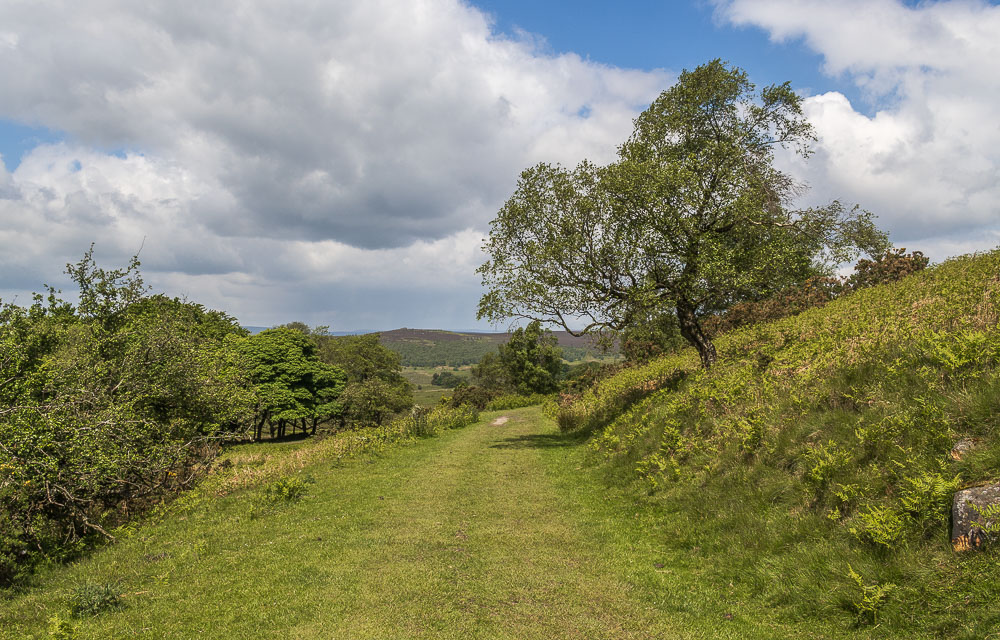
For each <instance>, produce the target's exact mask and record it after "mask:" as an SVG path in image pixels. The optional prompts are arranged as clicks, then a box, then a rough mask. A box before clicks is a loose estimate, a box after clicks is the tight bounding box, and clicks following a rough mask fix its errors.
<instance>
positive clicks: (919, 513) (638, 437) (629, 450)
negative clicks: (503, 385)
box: [556, 250, 1000, 635]
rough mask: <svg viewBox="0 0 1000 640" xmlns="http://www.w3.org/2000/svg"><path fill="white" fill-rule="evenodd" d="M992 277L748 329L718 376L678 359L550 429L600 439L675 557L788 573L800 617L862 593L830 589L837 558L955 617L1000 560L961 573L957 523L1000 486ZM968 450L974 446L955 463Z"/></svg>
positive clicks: (958, 262) (868, 296) (950, 267)
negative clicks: (673, 544)
mask: <svg viewBox="0 0 1000 640" xmlns="http://www.w3.org/2000/svg"><path fill="white" fill-rule="evenodd" d="M998 273H1000V250H998V251H993V252H991V253H988V254H983V255H975V256H965V257H960V258H955V259H952V260H949V261H947V262H945V263H943V264H941V265H937V266H935V267H932V268H927V269H923V270H920V271H919V272H917V273H913V274H912V275H910V276H908V277H906V278H903V279H901V280H898V281H896V282H893V283H891V284H886V285H883V286H872V287H867V288H863V289H859V290H856V291H853V292H851V293H850V295H843V296H840V297H837V298H835V299H833V300H831V301H830V302H828V303H827V304H825V305H824V306H822V307H821V308H810V309H806V310H805V311H803V312H802V313H800V314H798V315H795V316H792V317H786V318H782V319H779V320H777V321H773V322H770V323H763V324H756V325H751V326H744V327H740V328H737V329H734V330H732V331H729V332H726V333H723V334H721V335H720V336H719V337H718V338H717V341H716V344H717V345H718V348H719V353H720V358H719V361H718V362H717V363H716V365H715V367H713V368H712V369H710V370H708V371H705V370H703V369H701V368H700V367H699V359H698V356H697V354H696V353H695V352H694V350H693V349H685V350H681V351H679V352H677V353H673V354H668V355H666V356H662V357H660V358H656V359H653V360H651V361H649V362H648V363H645V364H642V365H638V366H631V367H627V368H624V369H621V370H619V371H617V372H614V373H612V374H611V375H610V376H608V377H606V378H604V379H601V380H599V381H597V382H596V383H595V384H594V385H593V386H592V387H591V388H590V389H587V390H585V391H583V392H582V393H580V394H577V395H573V396H568V395H567V396H564V397H563V398H562V401H561V403H560V406H559V407H558V411H557V414H556V418H557V420H558V421H559V424H560V426H561V427H563V428H564V429H569V430H583V431H586V430H592V431H593V432H594V437H593V438H591V439H590V441H589V448H590V450H591V451H593V452H594V454H596V455H597V456H598V457H599V459H602V460H604V461H605V463H606V464H607V466H608V472H609V473H613V474H615V475H616V476H620V477H623V478H632V479H635V480H637V487H641V488H642V489H644V490H646V491H652V492H653V493H654V497H655V498H656V499H657V500H662V501H663V502H664V504H665V505H667V506H666V507H665V509H666V510H667V511H668V512H669V514H670V516H669V517H670V518H671V519H676V520H677V521H678V522H680V523H681V524H678V525H677V532H678V533H677V535H679V536H681V539H682V542H679V543H678V544H679V545H681V546H683V545H684V544H687V545H698V546H700V547H702V548H703V549H708V548H711V549H712V552H711V553H715V554H719V557H722V556H723V555H724V556H726V557H727V558H729V557H730V556H732V557H733V558H734V560H733V568H732V570H731V571H729V570H727V569H724V568H717V569H716V571H718V572H719V573H720V574H722V575H723V576H726V577H727V578H728V579H732V580H735V581H736V582H737V583H740V582H743V583H749V584H753V585H762V584H765V583H767V582H768V581H769V580H771V579H772V578H771V576H772V575H773V574H774V573H777V574H780V575H782V576H783V577H782V580H787V583H786V584H785V586H784V587H782V589H781V591H782V593H784V594H785V595H783V596H782V598H784V600H783V602H785V603H788V607H789V609H788V610H794V611H796V612H797V613H793V614H791V615H800V614H801V615H805V612H806V608H807V607H806V605H805V604H801V605H800V604H792V603H809V606H808V608H809V610H810V611H812V610H822V609H823V608H824V607H828V608H829V607H833V608H835V607H836V606H837V602H838V598H839V599H840V600H841V601H842V600H843V595H844V594H845V593H846V592H848V591H850V590H852V589H853V590H856V589H859V588H860V587H859V586H858V585H856V584H853V581H852V580H851V579H850V578H849V577H847V578H846V579H845V576H832V575H830V574H829V572H828V567H829V566H830V563H832V562H835V561H837V560H840V561H843V560H849V561H850V562H852V563H853V566H854V567H855V568H858V570H859V572H861V573H862V574H864V575H868V572H869V571H870V572H873V573H874V572H877V574H878V575H880V576H886V578H885V579H886V580H887V581H891V582H892V583H895V584H897V585H899V587H898V591H897V592H896V593H898V594H899V597H900V598H905V599H906V600H907V602H910V603H912V604H913V605H914V606H920V605H919V604H917V603H922V602H933V601H936V600H935V598H937V597H940V598H941V602H948V603H949V604H948V605H947V606H949V607H961V606H963V605H962V602H963V600H962V599H963V598H964V597H965V593H964V592H963V589H965V586H963V585H967V584H970V583H976V582H977V581H979V580H981V579H982V577H983V576H984V575H989V576H991V577H990V578H988V579H989V580H992V576H993V575H994V572H993V569H991V568H987V565H989V566H992V565H990V563H991V562H992V563H993V564H995V562H994V561H993V560H988V559H987V560H982V561H979V560H968V561H967V562H965V561H963V563H958V564H956V562H957V561H956V560H955V558H954V556H953V551H952V549H951V545H950V544H949V538H950V536H949V535H948V526H949V525H948V516H949V508H950V506H951V501H952V499H953V496H954V493H955V491H957V490H958V489H959V488H960V487H961V486H970V485H978V484H983V483H986V482H990V481H993V480H995V477H996V469H997V464H998V462H1000V433H998V432H997V430H996V415H997V412H998V411H1000V401H998V398H1000V394H998V390H1000V357H998V352H997V348H996V345H997V341H998V340H1000V326H998V320H1000V318H998V311H997V309H998V308H1000V305H998V303H1000V277H998V275H997V274H998ZM961 439H972V440H974V441H975V443H976V445H975V448H974V449H973V450H972V451H970V452H969V453H968V454H967V455H965V456H963V457H962V459H961V460H954V459H952V458H951V457H950V456H949V451H950V450H951V447H952V446H953V445H954V443H955V442H956V441H958V440H961ZM687 528H690V529H691V530H692V531H697V535H695V534H686V533H685V531H687ZM748 531H749V532H753V534H752V535H751V534H747V533H746V532H748ZM737 556H738V557H739V558H740V560H739V561H738V562H737V561H736V560H735V557H737ZM727 561H728V560H727ZM824 567H826V568H824ZM862 567H864V571H862V570H861V568H862ZM983 572H985V573H983ZM959 575H961V576H962V578H960V579H959V578H957V577H956V576H959ZM879 582H880V583H881V582H882V580H881V579H880V581H879ZM761 589H762V590H763V591H765V592H768V593H770V592H771V590H770V589H768V588H765V587H761ZM775 591H778V589H777V588H776V589H775ZM872 593H874V592H872ZM830 594H837V595H830ZM931 594H934V595H931ZM935 606H936V605H935ZM945 606H946V605H945V604H941V605H940V607H939V608H937V609H935V611H937V613H939V614H940V615H941V616H943V617H947V616H946V613H945V612H944V611H943V609H944V607H945ZM809 615H812V614H809ZM866 615H869V614H866ZM883 615H892V616H895V623H897V624H905V623H904V622H903V620H904V618H906V616H907V615H908V614H906V613H905V612H898V611H893V612H892V613H891V614H890V613H889V612H888V611H887V609H883V610H882V612H880V613H879V614H878V616H879V622H882V620H883ZM935 615H936V614H935ZM953 630H954V629H952V631H953ZM950 632H951V631H948V632H942V633H943V634H944V635H947V634H948V633H950Z"/></svg>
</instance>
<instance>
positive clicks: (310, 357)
mask: <svg viewBox="0 0 1000 640" xmlns="http://www.w3.org/2000/svg"><path fill="white" fill-rule="evenodd" d="M139 266H140V264H139V261H138V259H137V258H133V259H132V260H131V261H130V262H129V264H128V266H126V267H125V268H121V269H113V270H108V269H103V268H101V267H99V266H98V265H97V264H96V263H95V261H94V258H93V247H91V248H90V250H88V251H87V252H86V254H85V255H84V257H83V259H81V260H80V261H79V262H77V263H76V264H70V265H67V267H66V271H67V273H68V274H69V276H70V277H71V278H72V280H73V282H74V283H75V285H76V287H77V288H78V289H79V297H78V301H77V302H76V303H75V304H74V303H71V302H67V301H65V300H63V299H62V298H61V293H60V292H58V291H56V290H54V289H52V288H48V287H47V288H46V293H45V294H36V295H35V296H34V299H33V301H32V304H31V305H30V306H28V307H21V306H17V305H14V304H9V303H0V587H2V586H7V585H11V584H14V583H16V582H17V581H19V580H20V579H22V578H23V577H25V576H26V575H27V574H28V572H29V571H30V569H31V567H32V565H33V564H34V563H35V562H36V561H37V560H39V559H40V558H50V559H55V560H59V559H64V558H67V557H70V556H72V555H73V554H75V553H76V552H78V551H79V550H80V549H81V548H82V547H83V546H84V545H85V544H86V543H87V542H88V540H90V539H92V538H97V537H106V538H112V537H113V536H114V527H116V526H118V525H119V524H121V523H123V522H124V521H125V520H127V519H128V518H129V517H130V516H132V515H133V514H135V513H137V512H140V511H142V510H143V509H145V508H147V507H148V506H149V505H151V504H153V503H154V502H156V501H158V500H160V499H162V498H163V497H164V496H165V495H166V494H168V493H170V492H173V491H177V490H179V489H182V488H184V487H186V486H189V485H190V484H191V483H192V482H193V481H194V480H195V479H196V478H197V477H199V475H200V474H201V473H202V472H203V471H204V470H205V469H207V467H208V465H209V464H210V462H211V460H212V459H213V458H214V456H215V455H216V454H217V453H218V451H219V448H220V445H221V443H223V442H225V441H228V440H245V439H247V438H252V439H256V440H260V439H261V438H262V436H263V431H264V429H265V427H266V428H267V429H268V431H269V434H270V435H271V436H272V437H281V436H284V435H286V432H287V430H288V428H289V427H291V428H292V430H293V431H296V430H301V431H302V433H304V434H306V433H308V434H314V433H316V431H317V428H318V427H319V425H321V424H324V423H328V422H333V423H335V424H337V425H338V426H340V427H342V426H346V425H348V424H350V425H352V426H354V425H359V426H360V425H368V424H381V423H382V422H383V421H384V420H385V419H386V418H387V417H388V416H391V415H394V414H396V413H398V412H400V411H402V410H405V409H408V408H409V407H410V406H411V405H412V395H411V393H410V390H409V385H408V383H407V382H406V380H405V379H403V377H402V375H401V373H400V365H399V357H398V356H397V355H396V354H394V353H392V352H391V351H389V350H388V349H385V348H384V347H382V346H381V345H380V344H379V341H378V336H377V335H373V336H351V337H348V338H334V337H333V336H329V335H328V334H327V333H326V331H325V330H319V331H310V330H309V329H308V327H305V325H301V324H300V323H293V325H291V326H286V327H279V328H275V329H269V330H267V331H263V332H261V333H259V334H257V335H249V334H248V332H247V331H246V330H244V329H243V328H241V327H240V326H239V324H238V323H237V321H236V320H235V319H234V318H232V317H230V316H228V315H227V314H225V313H223V312H220V311H211V310H206V309H205V308H204V307H202V306H201V305H198V304H194V303H191V302H188V301H185V300H179V299H176V298H168V297H166V296H164V295H158V294H157V295H153V294H151V293H150V291H149V290H148V287H146V285H145V284H144V282H143V280H142V277H141V274H140V271H139Z"/></svg>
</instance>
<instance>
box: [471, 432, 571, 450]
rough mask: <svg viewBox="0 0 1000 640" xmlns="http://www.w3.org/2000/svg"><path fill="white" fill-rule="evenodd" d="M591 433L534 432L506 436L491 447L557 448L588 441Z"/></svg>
mask: <svg viewBox="0 0 1000 640" xmlns="http://www.w3.org/2000/svg"><path fill="white" fill-rule="evenodd" d="M588 435H589V434H586V433H580V432H574V433H533V434H528V435H523V436H515V437H512V438H504V439H503V440H501V441H500V442H497V443H495V444H491V445H490V448H491V449H555V448H559V447H575V446H578V445H581V444H583V443H584V442H586V441H587V437H588Z"/></svg>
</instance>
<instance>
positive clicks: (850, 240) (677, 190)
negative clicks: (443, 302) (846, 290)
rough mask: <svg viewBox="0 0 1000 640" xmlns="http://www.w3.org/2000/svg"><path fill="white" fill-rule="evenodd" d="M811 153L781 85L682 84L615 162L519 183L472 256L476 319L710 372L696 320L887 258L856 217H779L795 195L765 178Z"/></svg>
mask: <svg viewBox="0 0 1000 640" xmlns="http://www.w3.org/2000/svg"><path fill="white" fill-rule="evenodd" d="M813 139H814V135H813V130H812V127H811V126H810V124H809V122H808V121H807V120H806V119H805V117H804V115H803V113H802V100H801V98H800V97H799V96H797V95H796V94H795V93H794V92H793V91H792V89H791V87H790V86H789V84H788V83H784V84H780V85H772V86H768V87H764V88H763V89H761V90H759V91H758V90H757V89H756V87H755V86H754V85H753V84H752V83H751V82H750V81H749V80H748V78H747V76H746V74H745V73H744V72H743V71H742V70H741V69H739V68H736V67H730V66H728V65H727V64H725V63H723V62H722V61H720V60H715V61H712V62H709V63H708V64H705V65H702V66H699V67H698V68H696V69H695V70H693V71H684V72H683V73H681V75H680V77H679V78H678V81H677V83H676V84H675V85H674V86H673V87H671V88H670V89H668V90H666V91H664V92H663V93H662V94H661V95H660V96H659V97H658V98H657V99H656V100H655V101H654V102H653V104H651V105H650V107H649V108H648V109H647V110H646V111H644V112H643V113H642V114H641V115H640V116H639V117H638V118H637V119H636V121H635V127H634V130H633V133H632V135H631V136H630V137H629V139H628V140H626V141H625V142H624V144H622V146H621V147H619V150H618V158H617V160H616V161H615V162H613V163H611V164H609V165H607V166H598V165H595V164H593V163H590V162H587V161H584V162H582V163H580V164H579V165H578V166H577V167H576V168H575V169H572V170H569V169H565V168H563V167H560V166H555V165H550V164H545V163H542V164H538V165H536V166H534V167H531V168H529V169H526V170H525V171H524V172H523V173H522V174H521V177H520V180H519V181H518V185H517V188H516V190H515V191H514V194H513V195H512V196H511V197H510V199H509V200H508V201H507V202H506V203H505V204H504V206H503V207H502V208H501V210H500V211H499V213H498V215H497V217H496V219H495V220H494V221H493V222H492V224H491V228H490V235H489V238H488V239H487V241H486V243H485V246H484V250H485V252H486V253H487V254H488V256H489V260H487V262H486V263H484V264H483V265H482V267H480V269H479V273H480V274H481V275H482V279H483V284H484V286H485V287H486V288H487V289H488V291H487V293H486V294H485V295H484V296H483V297H482V299H481V301H480V303H479V317H480V318H488V319H490V320H491V321H496V322H498V321H501V320H504V319H507V318H512V317H513V318H518V317H521V318H528V319H532V320H541V321H544V322H548V323H553V324H556V325H560V326H562V327H563V328H565V329H566V330H567V331H569V332H571V333H573V334H574V335H581V334H583V333H589V332H600V331H611V332H623V331H626V330H628V329H630V328H634V327H637V326H641V325H643V324H644V323H651V324H650V325H649V326H651V328H652V329H653V330H654V331H655V332H657V333H660V334H665V335H669V334H670V333H672V332H673V331H674V330H676V333H677V334H679V336H680V337H681V338H682V339H683V340H684V341H685V342H687V343H688V344H690V345H692V346H694V347H695V348H696V349H697V351H698V353H699V355H700V357H701V361H702V363H703V365H704V366H705V367H709V366H711V365H712V364H713V363H714V362H715V360H716V350H715V346H714V344H713V343H712V339H711V335H710V334H709V332H708V331H706V328H705V320H706V319H707V318H710V317H712V316H715V315H718V314H719V313H721V312H723V311H725V310H726V309H728V308H730V307H732V306H733V305H735V304H738V303H740V302H744V301H752V300H761V299H764V298H767V297H769V296H771V295H773V294H774V293H776V292H778V291H782V290H784V289H787V288H788V287H791V286H794V285H797V284H801V283H804V282H805V281H807V280H808V279H809V278H815V277H818V276H828V275H832V273H833V270H834V269H835V267H836V266H837V265H839V264H842V263H844V262H849V261H852V260H854V259H855V258H856V257H857V256H858V255H860V254H867V255H869V256H879V255H882V254H884V253H885V251H886V250H887V249H888V247H889V243H888V239H887V237H886V236H885V234H884V233H882V232H881V231H879V230H878V229H877V228H876V227H875V225H874V223H873V221H872V219H873V216H872V215H871V214H870V213H868V212H867V211H864V210H862V209H860V208H859V207H853V208H847V207H844V206H843V205H841V204H840V203H839V202H836V201H834V202H832V203H830V204H829V205H828V206H825V207H819V208H811V209H805V210H793V209H792V208H791V207H790V203H791V201H792V199H793V197H794V196H796V195H797V194H798V192H799V186H798V185H797V184H796V183H795V182H794V181H793V180H792V179H791V178H790V177H789V176H787V175H786V174H784V173H782V172H781V171H780V170H778V169H777V168H776V167H775V163H774V154H775V149H776V148H779V147H783V148H786V149H789V150H791V151H792V152H794V153H796V154H798V155H800V156H802V157H806V156H808V155H809V153H810V151H809V145H810V143H811V142H812V141H813ZM580 323H582V324H583V329H575V328H574V327H576V326H579V325H580ZM663 323H666V324H669V326H660V325H663ZM637 338H641V336H637Z"/></svg>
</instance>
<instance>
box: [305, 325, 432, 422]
mask: <svg viewBox="0 0 1000 640" xmlns="http://www.w3.org/2000/svg"><path fill="white" fill-rule="evenodd" d="M285 328H287V329H291V330H294V331H297V332H299V333H300V334H302V335H304V336H306V337H308V339H309V340H310V341H311V342H312V343H313V344H314V345H315V347H316V356H317V357H318V359H319V360H320V361H321V362H322V363H324V364H326V365H329V366H334V367H338V368H339V369H341V370H343V372H344V373H345V375H346V381H345V386H344V388H343V393H341V394H340V396H339V407H340V412H339V413H337V414H336V415H337V416H338V418H339V423H340V426H341V427H342V428H343V427H346V426H348V425H349V424H353V425H355V426H368V425H381V424H383V423H384V422H385V420H386V419H388V418H390V417H392V416H394V415H396V414H398V413H400V412H403V411H406V410H408V409H409V408H410V407H412V406H413V388H412V387H411V385H410V383H409V382H408V381H407V380H406V378H404V377H403V373H402V370H403V369H402V364H401V362H400V355H399V354H398V353H396V352H395V351H392V350H390V349H388V348H386V347H385V346H384V345H383V344H382V342H381V336H380V335H379V334H378V333H367V334H364V335H358V336H332V335H330V334H329V332H328V331H327V327H316V328H315V329H310V328H309V327H308V326H306V325H305V324H303V323H301V322H293V323H291V324H288V325H285Z"/></svg>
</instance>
